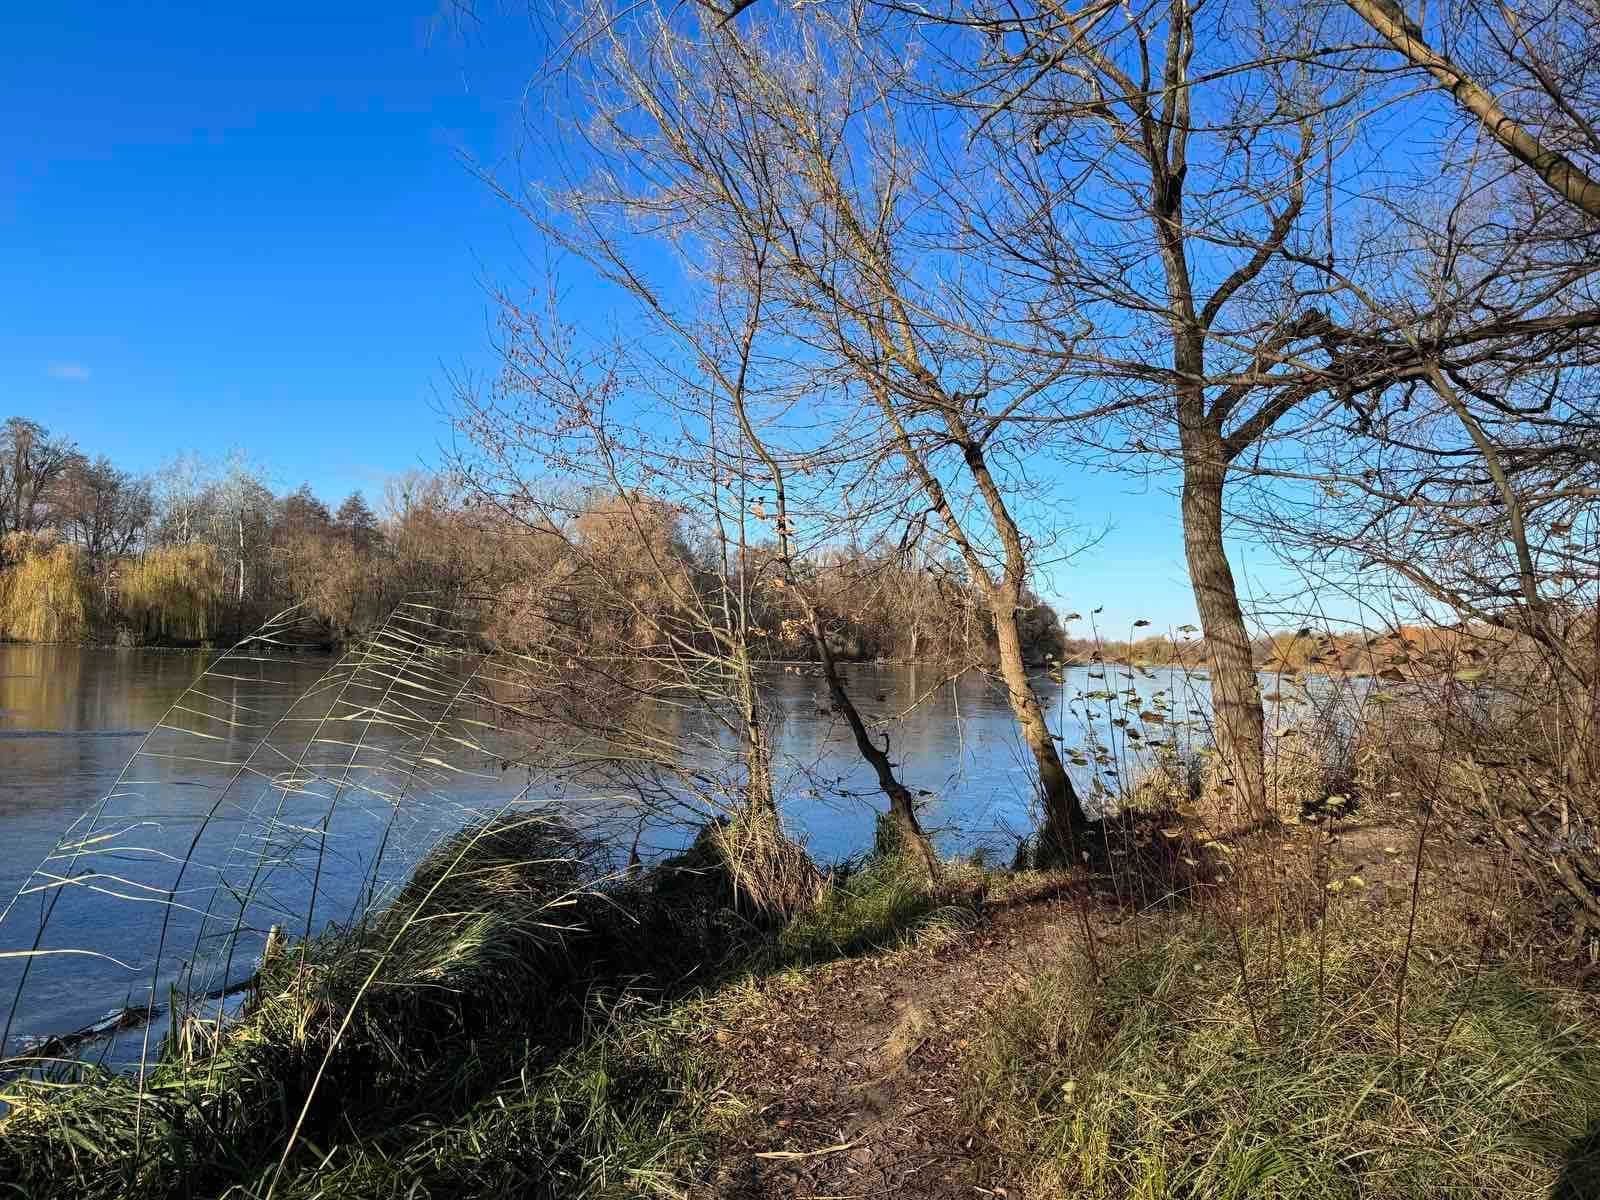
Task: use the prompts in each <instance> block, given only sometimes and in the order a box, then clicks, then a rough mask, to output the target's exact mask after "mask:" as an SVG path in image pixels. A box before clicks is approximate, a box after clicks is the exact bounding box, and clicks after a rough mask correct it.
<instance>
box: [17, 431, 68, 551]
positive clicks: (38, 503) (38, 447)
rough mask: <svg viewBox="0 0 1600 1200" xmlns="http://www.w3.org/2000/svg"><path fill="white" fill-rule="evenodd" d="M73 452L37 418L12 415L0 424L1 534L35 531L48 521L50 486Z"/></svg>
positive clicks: (51, 486)
mask: <svg viewBox="0 0 1600 1200" xmlns="http://www.w3.org/2000/svg"><path fill="white" fill-rule="evenodd" d="M75 453H76V450H75V448H74V447H73V445H72V443H71V442H70V441H68V440H67V439H65V438H61V437H54V436H52V435H51V433H50V431H49V430H47V429H46V428H45V427H44V426H43V425H40V424H39V423H38V422H37V421H30V420H28V419H27V418H26V417H11V418H10V419H8V420H7V421H6V423H5V424H4V425H3V426H0V534H6V533H34V532H36V531H37V530H39V529H42V528H44V526H45V525H46V524H48V523H49V522H50V520H51V516H50V512H49V505H48V501H49V498H50V492H51V489H52V488H53V487H54V486H55V485H56V483H57V481H58V480H60V479H61V477H62V476H63V475H64V474H65V473H66V471H67V468H68V467H69V466H70V465H71V464H72V462H73V456H74V454H75Z"/></svg>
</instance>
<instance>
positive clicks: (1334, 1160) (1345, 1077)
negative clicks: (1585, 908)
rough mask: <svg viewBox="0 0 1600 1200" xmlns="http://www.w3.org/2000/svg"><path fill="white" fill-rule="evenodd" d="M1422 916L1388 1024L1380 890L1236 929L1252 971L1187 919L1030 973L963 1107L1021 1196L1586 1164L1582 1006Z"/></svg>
mask: <svg viewBox="0 0 1600 1200" xmlns="http://www.w3.org/2000/svg"><path fill="white" fill-rule="evenodd" d="M1425 932H1426V935H1427V936H1428V939H1429V945H1430V947H1431V948H1430V950H1429V952H1428V953H1427V954H1426V955H1421V954H1419V955H1418V957H1417V960H1416V961H1414V962H1413V963H1412V964H1411V968H1410V985H1409V989H1408V1000H1407V1002H1406V1004H1405V1007H1404V1023H1403V1027H1402V1030H1401V1031H1400V1034H1399V1036H1398V1038H1397V1036H1396V1031H1395V1028H1394V1023H1393V1000H1394V995H1395V989H1396V987H1397V986H1398V983H1399V977H1400V973H1401V972H1402V970H1403V969H1404V968H1403V967H1402V963H1404V962H1405V955H1404V954H1403V953H1402V949H1403V944H1404V942H1405V937H1406V933H1405V921H1404V919H1403V914H1402V916H1401V917H1400V918H1399V919H1397V917H1396V914H1395V913H1394V912H1393V911H1392V910H1384V911H1379V912H1376V913H1364V914H1359V915H1357V914H1356V912H1355V910H1354V908H1352V910H1351V912H1350V913H1348V914H1345V916H1344V917H1343V918H1342V919H1341V920H1340V921H1339V922H1338V928H1337V930H1336V931H1334V932H1333V933H1332V934H1331V936H1329V937H1328V938H1326V939H1324V938H1322V937H1319V936H1317V935H1316V934H1315V933H1312V932H1305V933H1301V934H1296V935H1292V936H1291V935H1281V937H1280V940H1279V941H1278V943H1277V945H1275V946H1273V947H1268V946H1267V945H1266V944H1265V942H1266V941H1267V940H1269V938H1270V935H1268V934H1267V933H1265V932H1263V933H1261V934H1259V935H1253V936H1252V935H1247V936H1246V941H1245V946H1246V950H1247V952H1249V953H1251V954H1253V955H1256V956H1257V958H1258V960H1259V958H1260V957H1261V956H1265V955H1281V956H1282V962H1281V969H1280V970H1277V971H1274V972H1273V973H1272V974H1271V975H1270V976H1269V977H1267V978H1265V979H1263V978H1260V977H1256V978H1251V979H1245V978H1242V977H1241V973H1240V971H1239V968H1238V959H1237V957H1236V952H1235V943H1234V941H1233V939H1232V937H1231V936H1230V935H1229V934H1227V933H1226V932H1225V931H1224V930H1222V929H1221V928H1214V927H1209V926H1207V925H1205V924H1204V923H1201V922H1200V921H1198V920H1195V919H1192V918H1191V920H1190V921H1188V922H1186V923H1185V924H1183V925H1182V926H1180V927H1179V928H1178V929H1177V931H1176V932H1174V933H1173V934H1172V935H1170V936H1169V937H1167V938H1165V939H1164V940H1162V941H1161V942H1160V943H1159V944H1157V945H1155V946H1152V947H1149V948H1147V949H1145V950H1143V951H1141V952H1135V953H1130V954H1127V955H1126V956H1125V957H1124V958H1122V959H1121V961H1119V962H1117V963H1116V964H1115V965H1114V966H1112V967H1111V968H1110V969H1109V970H1108V971H1107V972H1106V973H1105V975H1104V976H1103V977H1101V978H1096V977H1095V975H1094V973H1093V972H1092V971H1090V970H1088V969H1087V967H1084V968H1078V967H1072V966H1068V967H1064V968H1063V969H1062V970H1060V971H1057V972H1053V973H1048V974H1045V975H1041V976H1037V977H1035V978H1033V979H1031V980H1029V981H1028V982H1027V984H1026V985H1025V986H1023V987H1021V988H1019V989H1018V990H1016V991H1015V992H1014V993H1013V994H1012V995H1011V996H1010V997H1009V998H1008V999H1007V1000H1006V1001H1005V1002H1004V1003H1003V1004H1002V1006H1001V1007H1000V1008H999V1010H998V1011H997V1012H996V1014H995V1020H994V1030H993V1033H992V1034H991V1036H990V1037H989V1038H988V1040H987V1042H986V1043H985V1045H984V1046H983V1048H982V1050H981V1051H980V1052H979V1053H978V1054H977V1055H976V1057H975V1059H974V1061H973V1064H972V1075H971V1081H970V1086H969V1090H968V1093H967V1103H968V1107H969V1111H970V1112H971V1114H972V1119H973V1121H974V1122H975V1123H976V1124H977V1125H978V1126H980V1127H981V1128H983V1129H984V1130H985V1131H986V1132H987V1134H988V1135H989V1137H990V1138H991V1139H992V1141H993V1143H994V1145H995V1147H996V1150H997V1152H998V1153H999V1154H1001V1155H1002V1156H1003V1157H1004V1158H1005V1160H1006V1161H1007V1163H1008V1164H1009V1168H1010V1169H1009V1171H1008V1174H1010V1175H1011V1176H1012V1177H1013V1178H1019V1179H1021V1180H1024V1181H1025V1186H1024V1189H1023V1190H1024V1194H1026V1195H1029V1196H1038V1197H1055V1196H1062V1195H1073V1196H1082V1197H1086V1198H1090V1197H1094V1198H1105V1200H1112V1198H1117V1200H1120V1198H1123V1197H1129V1198H1132V1197H1139V1198H1141V1200H1164V1198H1173V1200H1176V1198H1179V1197H1184V1198H1193V1200H1200V1198H1202V1197H1206V1198H1209V1197H1217V1196H1239V1197H1243V1196H1252V1197H1254V1196H1263V1197H1274V1198H1280V1200H1290V1198H1296V1197H1304V1198H1305V1200H1312V1198H1316V1200H1322V1198H1324V1197H1350V1198H1352V1200H1354V1198H1357V1197H1360V1198H1362V1200H1412V1198H1415V1200H1423V1198H1428V1200H1433V1198H1437V1197H1448V1196H1457V1197H1463V1198H1465V1197H1504V1198H1507V1200H1510V1198H1512V1197H1516V1198H1519V1200H1534V1198H1535V1197H1540V1198H1544V1197H1548V1196H1551V1195H1553V1194H1558V1195H1565V1194H1566V1193H1560V1192H1553V1191H1552V1189H1553V1188H1555V1187H1557V1185H1558V1180H1561V1179H1563V1178H1565V1179H1567V1180H1571V1179H1573V1178H1577V1177H1579V1176H1580V1175H1581V1176H1582V1177H1583V1178H1585V1179H1587V1180H1589V1181H1590V1182H1591V1183H1593V1182H1594V1181H1596V1180H1600V1159H1595V1160H1588V1159H1585V1158H1584V1157H1583V1150H1582V1148H1583V1147H1584V1146H1585V1144H1586V1143H1584V1140H1583V1139H1585V1138H1586V1137H1588V1136H1590V1134H1591V1131H1592V1129H1593V1128H1594V1127H1595V1123H1596V1122H1597V1121H1600V1038H1597V1037H1596V1035H1595V1033H1594V1025H1593V1023H1592V1022H1593V1018H1594V1016H1595V1014H1594V1013H1593V1012H1592V1011H1590V1010H1589V1006H1586V1005H1583V1004H1582V1003H1581V1002H1579V1001H1578V1000H1576V999H1575V998H1574V997H1572V996H1571V994H1569V993H1561V992H1555V991H1550V990H1547V989H1545V988H1543V987H1541V986H1539V985H1538V984H1537V983H1535V982H1530V981H1529V980H1527V979H1526V978H1524V977H1523V976H1521V975H1520V974H1519V973H1518V972H1517V971H1516V970H1515V969H1514V968H1513V967H1512V966H1511V965H1509V964H1492V963H1491V964H1488V965H1484V964H1482V963H1481V962H1480V960H1479V955H1478V953H1477V948H1475V947H1473V946H1472V945H1471V944H1470V942H1469V941H1467V940H1466V939H1465V938H1464V937H1459V936H1456V934H1457V933H1458V932H1459V931H1451V930H1448V929H1445V928H1430V929H1428V930H1426V931H1425ZM1585 1172H1588V1174H1584V1173H1585ZM1563 1186H1565V1185H1563ZM1570 1194H1571V1195H1572V1196H1577V1195H1589V1194H1593V1193H1591V1192H1587V1191H1581V1192H1580V1191H1574V1192H1571V1193H1570Z"/></svg>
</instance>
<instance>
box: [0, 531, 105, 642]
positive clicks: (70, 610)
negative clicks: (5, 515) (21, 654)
mask: <svg viewBox="0 0 1600 1200" xmlns="http://www.w3.org/2000/svg"><path fill="white" fill-rule="evenodd" d="M93 608H94V598H93V592H92V590H91V585H90V579H89V571H88V568H87V566H86V564H85V563H84V560H83V554H82V553H81V552H80V551H79V549H78V547H76V546H70V545H67V544H66V543H64V542H57V541H53V540H49V539H43V538H36V537H33V536H31V535H27V534H12V535H11V536H9V537H7V538H6V539H5V542H4V545H3V546H0V636H3V637H8V638H13V639H15V640H17V641H21V642H73V641H77V640H79V639H80V638H82V637H84V636H85V635H86V634H87V633H88V632H89V625H90V621H91V617H92V614H93Z"/></svg>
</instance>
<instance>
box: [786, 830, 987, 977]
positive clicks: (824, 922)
mask: <svg viewBox="0 0 1600 1200" xmlns="http://www.w3.org/2000/svg"><path fill="white" fill-rule="evenodd" d="M957 869H958V868H957V867H956V866H954V865H953V864H947V866H946V868H945V870H946V874H947V875H948V874H949V873H950V872H952V871H954V870H957ZM948 882H949V880H948V879H947V880H946V883H948ZM974 919H975V917H974V913H973V911H972V909H971V908H970V907H967V906H964V905H960V904H941V903H940V901H939V899H938V897H937V896H936V895H935V894H934V892H933V890H932V889H931V888H930V887H929V883H928V875H927V872H926V871H925V870H924V869H923V867H922V865H921V864H920V863H918V862H916V861H915V860H914V859H913V858H912V857H911V856H910V855H907V854H903V853H900V852H899V850H898V848H897V847H895V846H894V845H893V844H892V842H885V841H884V840H883V839H882V838H880V849H879V850H878V852H875V853H874V854H873V855H872V856H871V857H870V858H868V859H866V861H865V862H864V863H862V864H861V865H860V866H858V867H855V868H854V869H853V870H848V871H841V872H840V873H839V874H838V875H837V876H836V877H835V878H834V880H833V881H832V882H830V883H829V885H828V887H827V888H826V889H825V890H824V891H823V893H822V895H821V897H820V898H819V899H818V900H817V902H816V903H815V904H813V905H812V906H811V907H809V908H807V909H804V910H802V911H800V912H799V913H797V914H796V915H795V916H794V917H792V918H791V919H790V920H789V922H788V923H787V924H786V925H785V926H784V927H783V929H782V930H781V931H780V932H779V934H778V942H777V953H778V959H779V961H780V962H781V963H783V964H785V965H790V966H799V965H804V964H807V963H815V962H826V961H828V960H830V959H835V958H843V957H849V956H851V955H856V954H864V953H867V952H868V951H871V950H881V949H889V948H893V947H895V946H898V945H901V944H904V943H906V942H908V941H911V940H913V939H924V938H928V937H937V936H939V935H940V934H941V933H943V932H947V931H949V930H952V929H956V928H964V927H968V926H970V925H971V924H972V922H973V920H974Z"/></svg>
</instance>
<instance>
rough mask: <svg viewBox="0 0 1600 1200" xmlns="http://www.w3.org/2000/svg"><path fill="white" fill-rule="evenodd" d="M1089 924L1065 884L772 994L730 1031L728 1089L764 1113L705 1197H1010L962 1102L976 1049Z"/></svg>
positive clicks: (726, 1154)
mask: <svg viewBox="0 0 1600 1200" xmlns="http://www.w3.org/2000/svg"><path fill="white" fill-rule="evenodd" d="M1095 919H1096V922H1097V924H1101V923H1106V922H1108V921H1110V920H1112V919H1113V918H1112V917H1111V916H1109V915H1108V914H1104V913H1102V914H1100V915H1099V916H1098V917H1096V918H1095ZM1081 920H1082V918H1081V917H1080V915H1079V905H1078V902H1077V900H1076V899H1075V898H1074V897H1073V896H1071V895H1069V894H1065V893H1062V892H1061V891H1060V890H1059V889H1057V890H1055V891H1053V892H1051V893H1047V894H1043V895H1039V894H1035V895H1030V896H1023V897H1019V898H1016V899H1012V900H1008V901H1006V902H1005V903H1004V904H1002V905H991V906H988V907H987V908H986V909H985V911H984V913H983V916H982V919H981V921H980V923H979V924H978V925H977V926H976V927H975V928H973V929H969V930H964V931H961V932H959V933H955V934H952V935H950V936H949V937H948V938H947V939H945V940H943V942H942V944H938V945H936V946H933V947H917V946H912V947H908V948H906V949H903V950H899V951H896V952H894V953H892V954H885V955H878V956H873V957H868V958H859V959H850V960H845V961H841V962H837V963H833V964H829V965H828V966H826V967H822V968H817V969H814V970H811V971H807V972H804V973H801V974H799V975H798V976H795V975H790V976H786V977H782V978H778V979H774V980H772V981H770V982H769V983H767V984H766V985H764V987H763V997H762V1001H761V1002H760V1003H757V1004H753V1005H750V1006H749V1008H748V1011H746V1012H743V1013H741V1014H740V1015H739V1016H737V1017H736V1018H735V1019H734V1021H733V1022H732V1024H731V1025H730V1026H729V1027H728V1028H727V1029H725V1030H721V1031H719V1032H718V1033H717V1035H716V1041H717V1043H718V1044H719V1046H720V1047H721V1048H722V1049H723V1051H725V1052H726V1054H727V1056H728V1060H729V1061H730V1062H731V1063H732V1064H733V1071H734V1073H733V1078H732V1080H731V1081H730V1083H729V1088H730V1090H731V1091H733V1092H734V1093H735V1094H737V1095H738V1096H739V1097H740V1098H741V1099H742V1100H744V1101H745V1102H746V1103H748V1104H750V1105H751V1107H752V1109H753V1112H752V1117H753V1120H752V1121H750V1122H748V1123H747V1127H748V1129H749V1130H750V1131H751V1132H750V1133H749V1134H748V1136H747V1139H746V1140H742V1141H738V1142H735V1143H734V1144H730V1145H727V1146H725V1147H724V1151H723V1157H722V1163H721V1166H720V1168H719V1170H718V1172H717V1175H716V1177H715V1179H714V1180H713V1181H712V1183H711V1184H710V1185H709V1186H708V1187H706V1188H703V1189H701V1190H700V1191H699V1192H697V1193H695V1194H696V1195H698V1196H702V1197H713V1196H714V1197H718V1198H721V1200H747V1198H755V1197H777V1196H783V1197H789V1196H793V1197H814V1198H816V1200H822V1198H823V1197H830V1198H832V1197H838V1198H843V1197H865V1196H882V1195H888V1196H919V1197H934V1198H942V1197H954V1196H962V1197H965V1198H967V1200H971V1197H973V1196H974V1195H982V1194H984V1193H990V1194H994V1195H1001V1196H1003V1195H1006V1194H1007V1189H1006V1182H1005V1180H1004V1179H1003V1178H997V1177H995V1174H996V1170H997V1168H996V1167H995V1165H994V1163H993V1160H992V1156H988V1155H985V1154H983V1153H981V1151H982V1147H980V1146H978V1145H976V1144H975V1141H974V1135H973V1134H972V1132H971V1129H972V1127H973V1122H972V1120H971V1114H968V1113H966V1112H964V1111H962V1108H961V1102H960V1100H959V1095H960V1093H959V1089H958V1086H957V1084H958V1076H959V1071H960V1062H961V1057H962V1052H963V1051H964V1049H965V1048H966V1046H967V1043H968V1042H969V1040H970V1039H972V1038H973V1037H976V1036H979V1035H981V1033H982V1032H983V1030H984V1029H985V1025H986V1021H987V1019H988V1018H989V1010H990V1006H991V1005H992V1003H993V1002H994V1000H995V999H996V998H997V997H998V996H999V995H1000V994H1001V992H1002V991H1003V990H1005V989H1006V988H1007V987H1009V986H1010V985H1011V984H1013V983H1015V982H1016V981H1017V980H1019V979H1026V978H1027V977H1028V976H1029V975H1031V974H1033V973H1035V972H1037V971H1039V970H1042V969H1044V968H1046V967H1047V966H1050V965H1052V964H1054V963H1059V962H1060V961H1061V960H1062V959H1063V957H1064V956H1066V955H1069V954H1074V953H1077V952H1078V949H1077V947H1078V946H1080V945H1081V943H1082V933H1081V929H1082V925H1081ZM975 1151H976V1152H975ZM975 1189H976V1190H975Z"/></svg>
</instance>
